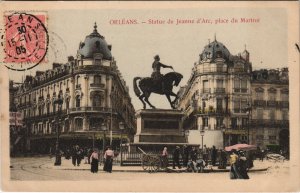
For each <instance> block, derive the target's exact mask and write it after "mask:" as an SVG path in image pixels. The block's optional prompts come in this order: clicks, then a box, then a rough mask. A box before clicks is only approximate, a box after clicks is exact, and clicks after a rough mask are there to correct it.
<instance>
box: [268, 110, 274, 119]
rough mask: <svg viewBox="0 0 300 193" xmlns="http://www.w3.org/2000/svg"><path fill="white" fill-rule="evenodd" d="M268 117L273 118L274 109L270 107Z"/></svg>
mask: <svg viewBox="0 0 300 193" xmlns="http://www.w3.org/2000/svg"><path fill="white" fill-rule="evenodd" d="M269 119H270V120H275V109H270V110H269Z"/></svg>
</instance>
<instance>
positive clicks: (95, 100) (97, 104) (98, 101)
mask: <svg viewBox="0 0 300 193" xmlns="http://www.w3.org/2000/svg"><path fill="white" fill-rule="evenodd" d="M100 106H101V96H100V95H99V94H95V95H94V97H93V107H100Z"/></svg>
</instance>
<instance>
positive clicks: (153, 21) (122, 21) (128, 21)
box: [109, 17, 260, 25]
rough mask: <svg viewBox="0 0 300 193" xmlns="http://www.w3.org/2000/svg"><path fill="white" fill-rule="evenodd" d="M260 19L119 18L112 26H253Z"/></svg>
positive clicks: (111, 21) (110, 21)
mask: <svg viewBox="0 0 300 193" xmlns="http://www.w3.org/2000/svg"><path fill="white" fill-rule="evenodd" d="M259 22H260V18H245V17H241V18H235V17H233V18H160V19H158V18H149V19H145V20H139V19H134V18H117V19H110V20H109V24H111V25H136V24H149V25H164V24H165V25H187V24H213V25H222V24H223V25H224V24H251V23H259Z"/></svg>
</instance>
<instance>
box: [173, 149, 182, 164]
mask: <svg viewBox="0 0 300 193" xmlns="http://www.w3.org/2000/svg"><path fill="white" fill-rule="evenodd" d="M179 156H180V147H179V146H176V148H175V150H174V151H173V169H175V165H177V167H178V169H181V165H180V163H179Z"/></svg>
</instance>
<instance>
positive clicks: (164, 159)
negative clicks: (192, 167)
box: [161, 147, 169, 168]
mask: <svg viewBox="0 0 300 193" xmlns="http://www.w3.org/2000/svg"><path fill="white" fill-rule="evenodd" d="M161 161H162V167H163V168H167V167H168V165H169V160H168V148H167V147H164V150H163V152H162V154H161Z"/></svg>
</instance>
